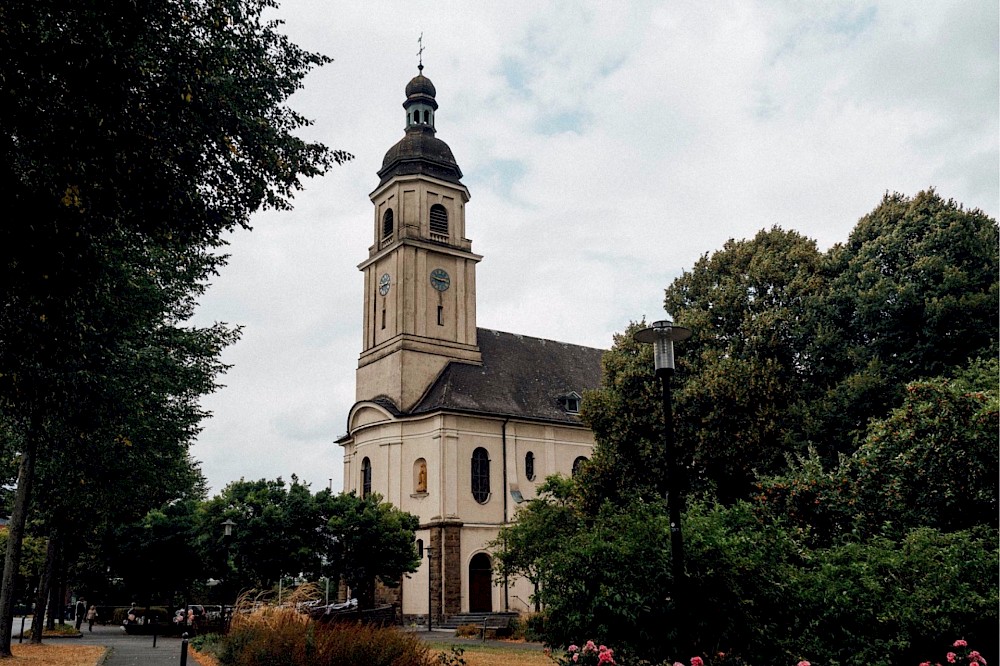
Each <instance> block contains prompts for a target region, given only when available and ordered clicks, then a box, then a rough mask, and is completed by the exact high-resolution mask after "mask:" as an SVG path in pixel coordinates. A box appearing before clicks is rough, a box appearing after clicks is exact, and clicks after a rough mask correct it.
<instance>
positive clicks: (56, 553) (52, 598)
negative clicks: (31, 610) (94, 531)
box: [45, 527, 65, 630]
mask: <svg viewBox="0 0 1000 666" xmlns="http://www.w3.org/2000/svg"><path fill="white" fill-rule="evenodd" d="M49 543H50V544H55V545H54V548H53V550H52V577H51V578H50V579H49V618H48V621H47V622H46V624H45V626H46V628H48V629H51V630H55V628H56V616H57V615H58V616H59V619H60V620H62V617H63V611H64V610H65V609H64V605H65V604H63V599H65V597H60V593H61V592H62V576H61V574H62V566H61V562H62V558H61V557H60V554H61V553H62V534H61V533H60V532H59V528H57V527H54V528H52V534H51V535H50V536H49Z"/></svg>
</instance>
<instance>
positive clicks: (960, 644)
mask: <svg viewBox="0 0 1000 666" xmlns="http://www.w3.org/2000/svg"><path fill="white" fill-rule="evenodd" d="M968 645H969V644H968V643H966V642H965V641H963V640H962V639H961V638H959V639H958V640H957V641H955V642H954V643H952V647H968Z"/></svg>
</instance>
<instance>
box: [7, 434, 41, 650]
mask: <svg viewBox="0 0 1000 666" xmlns="http://www.w3.org/2000/svg"><path fill="white" fill-rule="evenodd" d="M39 430H40V429H39V427H38V418H37V417H34V418H33V419H32V427H30V428H29V429H28V436H27V438H26V441H25V443H24V451H22V452H21V464H20V465H19V467H18V470H17V492H16V493H15V495H14V506H13V508H12V510H11V513H10V525H9V527H8V532H7V537H8V538H7V554H6V555H5V556H4V562H3V582H2V584H0V659H7V658H10V657H13V656H14V655H12V654H11V652H10V639H11V636H12V634H13V623H14V589H15V588H14V580H15V576H16V575H17V571H18V569H19V568H20V567H21V546H22V545H23V541H24V524H25V521H26V519H27V517H28V504H29V502H30V501H31V484H32V481H34V477H35V457H36V454H37V452H38V438H39V436H40V434H39Z"/></svg>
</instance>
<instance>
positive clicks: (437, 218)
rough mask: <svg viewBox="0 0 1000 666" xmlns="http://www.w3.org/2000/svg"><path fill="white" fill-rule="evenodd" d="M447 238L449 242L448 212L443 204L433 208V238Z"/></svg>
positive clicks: (435, 205)
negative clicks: (436, 236) (437, 236)
mask: <svg viewBox="0 0 1000 666" xmlns="http://www.w3.org/2000/svg"><path fill="white" fill-rule="evenodd" d="M435 235H439V236H445V238H444V239H442V240H448V239H447V236H448V210H447V209H446V208H445V207H444V206H442V205H441V204H434V205H433V206H431V236H435Z"/></svg>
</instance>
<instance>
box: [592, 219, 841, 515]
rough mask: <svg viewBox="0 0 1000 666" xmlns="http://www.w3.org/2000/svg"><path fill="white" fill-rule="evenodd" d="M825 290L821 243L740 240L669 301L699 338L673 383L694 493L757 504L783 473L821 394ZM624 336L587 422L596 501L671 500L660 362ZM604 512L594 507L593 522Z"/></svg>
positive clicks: (673, 289)
mask: <svg viewBox="0 0 1000 666" xmlns="http://www.w3.org/2000/svg"><path fill="white" fill-rule="evenodd" d="M825 284H826V278H825V274H824V267H823V256H822V254H821V253H820V252H819V251H818V250H817V248H816V244H815V242H814V241H812V240H809V239H807V238H805V237H803V236H801V235H800V234H798V233H795V232H792V231H784V230H781V229H778V228H773V229H771V230H768V231H761V232H760V233H758V234H757V236H756V237H755V238H753V239H752V240H745V241H735V240H730V241H729V242H727V243H726V245H725V247H724V248H723V249H722V250H720V251H718V252H716V253H714V254H712V255H707V254H706V255H705V256H703V257H702V258H701V259H700V260H699V261H698V262H697V264H695V266H694V268H693V269H692V270H691V271H689V272H685V273H684V274H683V275H682V276H681V277H679V278H678V279H677V280H676V281H675V282H674V283H673V284H672V285H671V286H670V287H669V288H668V289H667V291H666V297H665V306H666V308H667V311H668V312H670V313H672V314H673V315H674V318H675V321H676V322H677V323H678V324H680V325H683V326H688V327H690V328H691V329H692V331H693V335H692V337H691V338H690V340H688V341H685V342H683V343H680V345H679V347H678V352H677V359H678V360H677V366H678V368H677V374H676V375H675V377H674V380H673V381H674V384H675V391H674V400H675V410H676V416H675V420H674V422H675V428H676V435H675V436H676V441H677V442H678V446H679V449H680V451H681V452H682V456H681V458H680V459H681V461H682V463H683V465H684V467H686V468H687V469H688V470H689V474H690V478H689V479H688V483H689V484H690V486H691V487H692V488H697V489H699V491H700V492H707V493H709V494H710V495H713V496H718V497H720V498H722V499H724V500H725V501H733V500H735V499H737V498H741V497H746V496H748V495H749V493H750V492H751V490H752V487H753V481H754V479H755V478H756V474H757V473H758V472H765V471H775V470H777V469H779V468H780V467H781V466H782V463H783V461H784V451H785V450H787V448H788V442H789V439H790V433H791V432H792V431H793V430H794V426H795V416H796V414H795V409H794V408H795V406H796V405H798V404H799V403H800V401H801V400H803V399H804V398H806V397H807V396H808V395H810V394H811V393H814V392H815V390H814V389H812V388H810V387H811V386H812V385H813V384H814V383H815V382H816V381H817V380H816V376H815V375H816V374H817V371H816V370H815V369H814V364H813V359H812V356H811V352H812V347H813V345H814V338H815V336H814V335H813V333H814V331H815V322H816V317H815V314H814V312H813V311H812V309H811V307H812V304H813V303H814V302H815V301H816V299H817V298H818V297H819V295H820V294H821V293H822V289H823V287H824V285H825ZM642 326H644V324H631V325H630V326H629V328H628V329H627V330H626V332H625V333H624V334H622V335H616V336H615V343H614V346H613V348H612V349H611V350H610V351H609V352H607V353H606V354H605V355H604V358H603V360H602V367H603V377H602V386H601V388H600V389H599V390H598V391H595V392H591V393H589V394H588V395H586V396H585V399H584V404H583V409H582V415H583V418H584V419H585V420H586V422H587V423H588V425H590V426H591V428H592V429H593V431H594V439H595V441H596V447H595V451H594V457H593V459H592V462H591V464H590V465H589V466H588V467H589V468H590V469H589V470H588V472H587V473H586V478H587V482H586V483H584V484H582V487H584V488H585V489H586V490H585V492H597V493H598V494H599V498H598V499H597V500H595V501H596V503H597V504H599V503H600V498H609V499H613V498H616V497H617V498H621V497H624V496H626V495H630V494H633V493H635V492H638V493H639V494H640V496H642V497H646V498H650V497H652V496H654V495H655V496H661V497H662V496H663V494H664V492H665V488H666V486H665V483H666V469H665V464H664V462H663V457H662V456H663V454H662V422H663V421H662V411H661V409H662V408H661V406H660V398H659V390H658V387H657V383H656V380H655V377H654V373H653V363H652V352H651V351H650V350H649V348H648V347H649V346H648V345H640V344H637V343H636V342H635V341H634V340H633V339H632V334H633V333H634V332H635V330H637V329H638V328H640V327H642ZM593 508H594V506H591V508H590V510H591V511H592V510H593Z"/></svg>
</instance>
